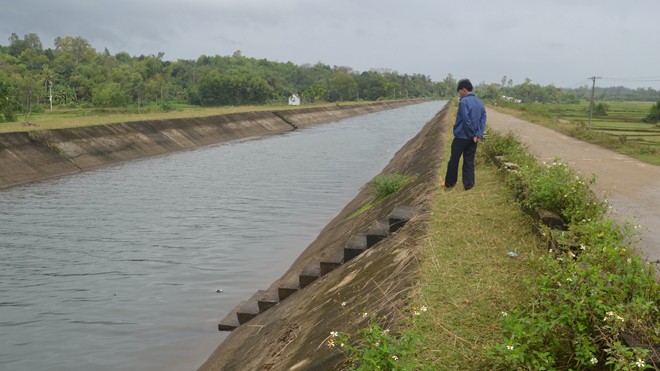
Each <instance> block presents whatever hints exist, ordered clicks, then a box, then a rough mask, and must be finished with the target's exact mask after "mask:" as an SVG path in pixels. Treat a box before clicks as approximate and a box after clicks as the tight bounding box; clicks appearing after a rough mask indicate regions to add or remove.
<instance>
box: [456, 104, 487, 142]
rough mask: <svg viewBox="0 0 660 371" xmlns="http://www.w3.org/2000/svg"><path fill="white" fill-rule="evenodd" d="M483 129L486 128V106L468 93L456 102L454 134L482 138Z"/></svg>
mask: <svg viewBox="0 0 660 371" xmlns="http://www.w3.org/2000/svg"><path fill="white" fill-rule="evenodd" d="M484 130H486V108H484V104H483V103H481V101H480V100H479V98H477V97H475V96H474V94H472V93H468V94H467V95H465V96H464V97H462V98H461V100H460V101H459V102H458V112H457V113H456V122H455V123H454V136H455V137H457V138H462V139H472V138H473V137H479V138H483V137H484Z"/></svg>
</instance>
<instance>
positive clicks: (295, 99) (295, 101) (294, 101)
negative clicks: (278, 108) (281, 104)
mask: <svg viewBox="0 0 660 371" xmlns="http://www.w3.org/2000/svg"><path fill="white" fill-rule="evenodd" d="M289 105H290V106H299V105H300V97H299V96H298V94H293V95H292V96H290V97H289Z"/></svg>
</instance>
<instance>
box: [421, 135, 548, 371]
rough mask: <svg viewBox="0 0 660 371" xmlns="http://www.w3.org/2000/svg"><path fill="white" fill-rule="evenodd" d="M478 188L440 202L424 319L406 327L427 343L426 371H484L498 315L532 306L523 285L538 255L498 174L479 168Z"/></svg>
mask: <svg viewBox="0 0 660 371" xmlns="http://www.w3.org/2000/svg"><path fill="white" fill-rule="evenodd" d="M447 149H449V145H447ZM446 156H449V153H447V154H446ZM478 158H481V156H479V157H478ZM441 173H443V174H444V169H443V170H442V171H441ZM476 180H477V185H476V186H475V187H474V188H473V189H472V190H470V191H463V190H462V189H459V188H460V187H455V188H453V189H452V190H445V189H440V190H439V191H438V194H437V203H436V206H435V209H434V212H433V220H432V222H431V227H430V233H429V236H428V243H427V246H425V249H424V250H425V251H424V254H423V257H422V259H421V269H420V272H421V277H420V282H421V286H420V287H419V292H418V294H417V295H415V297H416V298H417V300H419V302H417V303H416V305H417V306H418V307H421V306H426V307H427V308H428V314H427V315H426V314H425V315H422V316H420V317H419V318H417V319H416V321H415V322H414V323H412V324H411V326H413V328H414V331H415V332H418V333H420V334H421V336H422V337H423V338H424V339H426V342H427V344H426V349H425V350H424V352H423V353H422V354H420V355H419V360H420V362H422V364H423V365H424V369H428V370H459V369H482V368H483V365H485V364H487V357H488V356H487V354H486V352H487V348H488V347H489V346H492V345H494V344H495V343H497V342H501V341H502V331H501V328H500V320H501V312H503V311H507V310H509V308H511V307H512V306H515V305H522V304H525V303H527V302H528V301H529V300H530V297H529V294H530V293H529V292H528V291H527V290H526V289H525V281H526V280H527V279H529V278H531V277H533V276H534V275H535V274H536V269H535V267H534V261H535V258H534V257H535V256H536V255H538V254H541V253H543V248H542V246H541V242H540V241H539V239H538V238H537V237H536V235H535V234H534V233H533V232H532V228H531V220H530V218H529V217H528V216H527V215H525V214H524V213H523V212H522V211H521V209H520V207H518V206H517V205H516V202H515V201H514V198H513V194H512V192H511V191H510V190H509V189H508V188H507V187H506V186H505V185H504V183H503V181H502V178H501V176H500V175H499V174H498V173H497V170H496V169H495V168H494V167H493V166H492V165H487V164H485V163H483V161H481V160H480V161H478V163H477V166H476ZM509 252H515V253H517V254H519V255H518V257H515V258H513V257H510V256H508V255H507V254H508V253H509Z"/></svg>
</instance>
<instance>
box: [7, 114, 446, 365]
mask: <svg viewBox="0 0 660 371" xmlns="http://www.w3.org/2000/svg"><path fill="white" fill-rule="evenodd" d="M445 103H446V102H443V101H434V102H428V103H422V104H417V105H413V106H407V107H402V108H398V109H393V110H388V111H382V112H378V113H373V114H369V115H364V116H358V117H354V118H350V119H346V120H341V121H337V122H334V123H329V124H323V125H317V126H313V127H308V128H305V129H301V130H296V131H292V132H288V133H285V134H280V135H274V136H268V137H262V138H251V139H246V140H240V141H232V142H226V143H222V144H218V145H213V146H207V147H203V148H198V149H195V150H190V151H185V152H177V153H171V154H168V155H164V156H158V157H152V158H147V159H143V160H138V161H131V162H127V163H122V164H119V165H114V166H107V167H104V168H101V169H97V170H94V171H88V172H83V173H80V174H76V175H72V176H67V177H62V178H57V179H53V180H49V181H43V182H38V183H33V184H28V185H25V186H20V187H14V188H11V189H8V190H4V191H0V257H1V259H0V369H6V370H73V369H80V370H91V369H93V370H95V371H102V370H117V369H139V370H184V369H196V368H197V367H198V366H199V365H201V364H202V363H203V362H204V360H205V359H206V358H207V357H208V356H209V355H210V354H211V352H212V351H213V350H214V349H215V347H216V346H217V345H218V344H219V343H220V342H221V341H222V339H223V338H224V336H226V334H225V333H221V332H218V331H217V322H218V321H219V320H220V319H221V318H222V317H223V316H224V315H225V314H226V313H227V312H228V311H230V310H231V309H232V308H233V307H234V306H235V305H237V304H238V303H239V302H240V301H242V300H245V299H246V298H247V297H249V296H250V295H251V294H252V293H254V292H255V291H256V290H259V289H264V288H267V287H268V286H269V285H270V284H271V283H272V282H273V281H274V280H275V279H277V278H278V277H279V276H281V275H282V274H283V273H284V271H286V270H287V268H288V267H289V266H290V265H291V263H292V262H293V261H294V260H295V258H296V257H297V256H298V255H299V254H300V253H301V252H302V251H303V250H304V249H305V248H306V247H307V245H309V244H310V243H311V242H312V241H313V240H314V239H315V238H316V236H317V234H318V233H319V231H320V230H321V229H322V228H323V227H324V226H325V224H327V223H328V222H329V221H330V220H331V219H332V218H333V217H334V216H335V215H336V214H337V213H338V212H339V211H340V210H341V209H342V208H343V207H344V205H345V204H346V203H347V202H348V201H350V200H351V199H352V198H353V197H354V196H355V194H357V192H358V190H359V189H360V187H362V186H363V185H364V184H365V183H366V182H368V181H369V180H370V179H371V178H372V177H373V176H375V175H376V174H378V173H379V172H380V171H381V170H382V168H383V167H384V166H385V165H386V164H387V163H388V162H389V160H390V158H392V156H393V155H394V153H395V152H396V151H397V150H398V149H399V148H400V147H401V146H402V145H403V144H404V143H405V142H406V141H408V140H409V139H410V138H412V137H413V136H414V135H415V134H417V132H418V131H419V130H420V129H421V128H422V127H423V126H424V124H426V123H427V122H428V121H429V120H431V118H433V116H434V115H435V114H436V113H437V112H438V111H439V110H440V109H441V108H442V107H443V106H444V104H445Z"/></svg>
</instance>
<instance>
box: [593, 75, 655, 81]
mask: <svg viewBox="0 0 660 371" xmlns="http://www.w3.org/2000/svg"><path fill="white" fill-rule="evenodd" d="M601 79H604V80H620V81H630V82H655V81H660V76H647V77H601Z"/></svg>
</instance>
